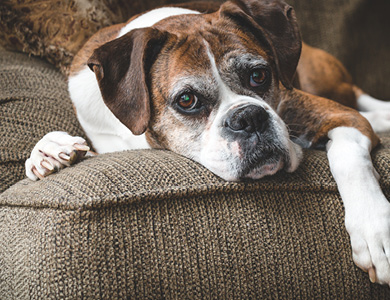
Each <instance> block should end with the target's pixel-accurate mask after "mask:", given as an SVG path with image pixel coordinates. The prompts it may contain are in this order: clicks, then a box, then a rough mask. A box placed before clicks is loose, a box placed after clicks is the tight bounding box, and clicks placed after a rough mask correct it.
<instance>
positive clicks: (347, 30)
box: [0, 0, 390, 300]
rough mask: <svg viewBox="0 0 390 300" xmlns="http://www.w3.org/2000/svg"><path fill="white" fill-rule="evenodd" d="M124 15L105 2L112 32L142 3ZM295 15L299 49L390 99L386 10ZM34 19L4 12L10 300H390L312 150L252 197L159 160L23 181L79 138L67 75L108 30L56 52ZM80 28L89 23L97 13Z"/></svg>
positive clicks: (2, 112) (0, 211)
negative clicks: (41, 156)
mask: <svg viewBox="0 0 390 300" xmlns="http://www.w3.org/2000/svg"><path fill="white" fill-rule="evenodd" d="M41 2H44V1H36V5H38V4H40V3H41ZM52 2H53V3H54V1H52ZM73 2H74V1H70V2H69V3H73ZM80 2H82V1H75V3H76V4H77V3H80ZM114 2H115V1H111V5H112V3H114ZM119 2H120V1H119ZM121 2H122V4H123V3H125V4H126V3H127V4H126V5H127V6H126V5H124V4H123V5H124V6H123V7H124V8H123V10H121V15H120V16H119V15H118V13H115V11H117V9H116V10H113V9H112V8H111V11H109V12H110V14H108V13H107V11H108V10H107V7H109V6H108V5H109V2H108V1H100V2H99V4H100V5H103V6H104V5H106V6H104V7H106V10H105V12H106V15H104V14H103V12H104V10H102V11H100V12H101V13H102V14H103V16H105V18H103V17H102V18H103V19H104V22H106V23H115V22H120V21H123V20H120V18H122V19H125V18H127V17H129V15H131V14H133V13H135V12H137V11H136V10H137V9H138V8H137V6H136V4H134V6H132V5H129V3H132V2H133V1H128V2H126V1H121ZM157 2H158V1H157ZM163 2H164V1H160V4H161V3H163ZM288 2H289V3H291V4H293V5H294V6H295V7H296V11H297V15H298V18H299V20H300V24H301V30H302V35H303V38H304V40H305V41H307V42H308V43H309V44H312V45H314V46H320V47H322V48H324V49H326V50H328V51H330V52H331V53H333V54H334V55H336V56H337V57H338V58H339V59H341V60H342V61H343V62H344V64H345V65H346V66H347V67H348V68H349V70H350V71H351V73H352V75H353V77H354V78H355V80H356V81H357V82H358V84H359V85H360V86H361V87H362V88H363V89H365V90H366V91H368V92H370V93H371V94H372V95H373V96H376V97H378V98H388V99H390V86H389V83H388V78H390V74H389V70H390V63H389V61H390V57H389V53H390V38H389V37H390V34H389V33H390V32H389V29H390V23H389V19H388V17H387V12H388V11H389V9H390V7H389V2H388V1H386V0H383V1H379V0H378V1H369V0H349V1H348V0H342V1H339V0H329V1H309V0H307V1H302V0H301V1H298V0H296V1H293V0H291V1H288ZM28 3H29V1H21V0H20V1H9V0H7V1H4V2H3V3H2V4H0V17H1V18H0V29H1V33H0V38H1V39H2V44H3V46H4V47H6V48H7V49H8V50H5V49H0V191H1V192H2V193H1V194H0V299H6V300H8V299H18V300H19V299H390V289H389V287H386V286H380V285H378V284H372V283H371V282H370V281H369V279H368V276H367V274H366V273H364V272H363V271H362V270H360V269H359V268H357V267H356V266H355V265H354V263H353V261H352V255H351V247H350V243H349V237H348V234H347V232H346V230H345V227H344V210H343V204H342V201H341V199H340V195H339V193H338V190H337V186H336V184H335V181H334V179H333V177H332V175H331V173H330V170H329V165H328V162H327V158H326V153H325V152H322V151H317V150H311V149H310V150H305V151H304V159H303V162H302V164H301V166H300V167H299V169H298V170H297V171H296V172H294V173H293V174H287V173H284V172H280V173H278V174H277V175H275V176H272V177H266V178H264V179H261V180H258V181H247V182H226V181H224V180H222V179H220V178H218V177H217V176H215V175H214V174H212V173H211V172H209V171H208V170H207V169H205V168H204V167H203V166H201V165H199V164H197V163H195V162H193V161H191V160H189V159H187V158H184V157H181V156H179V155H177V154H174V153H171V152H169V151H164V150H142V151H125V152H119V153H111V154H104V155H99V156H97V157H93V158H87V159H85V160H83V161H82V162H80V163H79V164H77V165H74V166H72V167H69V168H66V169H64V170H62V171H60V172H59V173H57V174H53V175H51V176H49V177H47V178H45V179H44V180H41V181H37V182H33V181H30V180H29V179H26V178H25V175H24V161H25V160H26V158H27V157H28V156H29V153H30V151H31V149H32V147H33V146H34V145H35V143H36V142H37V141H38V140H39V139H40V138H41V137H42V136H43V135H44V134H45V133H47V132H49V131H53V130H62V131H67V132H69V133H70V134H72V135H80V136H84V137H85V134H84V133H83V131H82V129H81V127H80V125H79V124H78V122H77V119H76V117H75V115H74V113H73V109H72V105H71V101H70V99H69V96H68V93H67V84H66V77H65V75H64V74H66V70H67V68H68V66H69V63H70V61H71V58H72V57H73V55H74V52H75V51H77V49H79V47H80V46H81V44H82V42H83V41H85V39H86V38H87V37H88V36H90V34H91V32H92V31H93V30H95V29H96V26H97V27H99V26H103V25H106V24H103V25H102V24H97V25H96V24H95V25H96V26H95V27H94V26H89V27H88V26H86V25H85V26H84V27H85V28H87V30H85V32H81V33H80V32H79V31H78V32H77V36H68V41H70V42H71V46H69V45H64V44H61V45H58V43H57V42H56V41H57V40H56V39H54V38H51V39H50V38H47V36H45V35H47V34H48V33H47V32H44V31H40V30H39V29H36V27H35V26H33V25H31V24H32V23H28V22H27V21H28V20H27V21H26V18H30V17H31V16H33V13H32V11H33V9H35V10H38V11H39V9H38V8H37V7H36V6H32V8H30V11H29V12H28V13H26V7H29V6H28V5H27V4H28ZM45 3H46V5H48V3H50V1H46V2H45ZM88 3H95V5H97V4H96V3H98V1H90V2H88ZM136 3H138V2H136ZM140 3H141V2H140ZM155 3H156V1H142V5H143V6H142V8H147V7H151V6H152V5H154V4H155ZM73 4H74V3H73ZM23 5H24V6H23ZM53 7H54V6H53ZM72 7H73V8H74V7H76V6H75V5H74V6H72ZM96 7H98V6H96ZM96 7H95V19H93V22H95V23H96V22H97V21H96V20H98V21H99V19H98V18H97V17H96V15H98V14H97V13H96V10H97V9H98V8H96ZM51 8H52V7H51ZM53 9H55V8H53ZM64 9H65V8H64ZM74 10H76V11H77V9H74ZM43 15H44V13H43V11H42V10H41V14H40V16H43ZM48 16H50V14H48ZM110 16H111V19H110V18H109V17H110ZM113 16H114V17H115V18H116V19H115V18H114V17H113ZM79 17H80V15H79ZM80 18H81V19H82V18H84V19H85V20H84V21H85V22H87V21H90V22H92V21H91V20H92V19H91V17H90V12H89V13H88V14H85V15H82V16H81V17H80ZM118 18H119V19H118ZM12 20H13V21H12ZM15 20H17V21H18V22H19V23H17V24H18V26H19V27H15V28H13V27H12V26H11V25H10V24H11V23H12V22H14V24H16V23H15V22H16V21H15ZM50 20H51V22H55V21H56V20H53V19H50ZM64 20H66V18H65V17H64V18H63V19H62V20H57V21H61V22H63V21H64ZM73 20H76V21H77V20H78V19H77V18H76V17H75V16H74V17H73ZM11 21H12V22H11ZM41 21H42V20H41ZM101 21H102V20H101ZM23 22H25V23H23ZM85 22H84V24H89V23H85ZM102 22H103V21H102ZM104 22H103V23H104ZM76 23H77V22H76ZM23 26H25V27H23ZM69 26H70V25H69ZM21 28H22V29H23V28H24V29H23V30H24V31H23V30H21ZM80 28H81V27H80ZM85 28H84V29H85ZM91 28H92V29H91ZM17 30H19V31H18V32H16V31H17ZM80 30H81V29H80ZM88 30H89V32H88ZM60 31H61V30H60V29H59V30H58V31H57V33H58V34H60V33H61V32H60ZM23 32H24V34H25V36H22V35H21V33H23ZM75 32H76V31H75ZM74 34H76V33H74ZM81 35H82V37H80V36H81ZM27 37H28V38H27ZM58 40H60V41H63V39H58ZM32 41H33V42H34V43H36V44H34V45H33V44H32ZM56 43H57V44H56ZM37 45H38V46H39V47H40V48H39V47H38V46H37ZM34 47H35V50H36V52H34V51H33V50H34V49H33V48H34ZM56 47H57V48H56ZM38 48H39V49H38ZM37 49H38V50H39V51H41V52H39V51H38V50H37ZM45 49H46V50H45ZM47 49H50V51H48V50H47ZM21 52H25V53H21ZM37 55H39V56H41V58H38V57H35V56H37ZM49 62H50V63H49ZM381 142H382V143H381V145H380V146H378V147H377V148H376V149H375V150H374V151H373V154H372V159H373V162H374V165H375V167H376V169H377V171H378V172H379V174H380V175H381V179H380V184H381V186H382V188H383V190H384V193H385V195H386V196H387V197H388V199H390V174H389V173H390V135H386V134H383V135H381Z"/></svg>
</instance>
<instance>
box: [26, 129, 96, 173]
mask: <svg viewBox="0 0 390 300" xmlns="http://www.w3.org/2000/svg"><path fill="white" fill-rule="evenodd" d="M87 151H89V147H88V146H87V143H86V141H85V140H84V139H83V138H81V137H73V136H70V135H69V134H67V133H66V132H60V131H54V132H50V133H48V134H46V135H45V136H44V137H43V138H42V139H41V140H40V141H39V142H38V143H37V144H36V145H35V147H34V148H33V150H32V152H31V156H30V158H29V159H27V160H26V164H25V166H26V175H27V177H28V178H30V179H31V180H38V179H42V178H44V177H45V176H47V175H49V174H51V173H53V172H55V171H57V170H59V169H62V168H64V167H67V166H70V165H71V164H73V163H75V162H77V160H79V159H80V158H81V157H83V156H84V155H85V154H86V152H87Z"/></svg>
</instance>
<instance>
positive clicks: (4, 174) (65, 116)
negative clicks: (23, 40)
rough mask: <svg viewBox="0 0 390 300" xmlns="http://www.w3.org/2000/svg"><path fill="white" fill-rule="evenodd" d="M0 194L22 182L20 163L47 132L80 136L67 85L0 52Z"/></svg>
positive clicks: (43, 68)
mask: <svg viewBox="0 0 390 300" xmlns="http://www.w3.org/2000/svg"><path fill="white" fill-rule="evenodd" d="M0 86H1V89H0V119H1V122H0V192H2V191H4V190H5V189H6V188H7V187H9V186H10V185H11V184H13V183H15V182H17V181H19V180H21V179H23V178H25V175H24V162H25V160H26V159H27V158H28V157H29V156H30V153H31V150H32V148H33V147H34V146H35V144H36V143H37V142H38V141H39V140H40V139H41V138H42V137H43V136H44V135H45V134H46V133H48V132H50V131H53V130H61V131H67V132H69V133H71V134H72V135H83V131H82V130H81V128H80V125H79V123H78V121H77V118H76V116H75V114H74V111H73V109H72V104H71V101H70V99H69V96H68V93H67V84H66V81H65V78H64V76H63V75H61V74H60V73H59V72H58V71H57V70H56V69H55V68H54V67H53V66H51V65H49V64H48V63H45V62H43V61H41V60H39V59H34V58H30V57H28V56H27V55H24V54H18V53H12V52H8V51H4V50H2V49H0Z"/></svg>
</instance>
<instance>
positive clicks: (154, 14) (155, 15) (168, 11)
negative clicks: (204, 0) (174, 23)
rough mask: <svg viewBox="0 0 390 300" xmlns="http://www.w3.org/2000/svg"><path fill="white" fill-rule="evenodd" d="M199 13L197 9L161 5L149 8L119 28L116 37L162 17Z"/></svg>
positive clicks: (152, 23) (153, 22)
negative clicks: (149, 9)
mask: <svg viewBox="0 0 390 300" xmlns="http://www.w3.org/2000/svg"><path fill="white" fill-rule="evenodd" d="M188 14H199V12H198V11H195V10H190V9H186V8H180V7H162V8H157V9H154V10H151V11H149V12H147V13H145V14H142V15H140V16H139V17H138V18H136V19H134V20H133V21H131V22H130V23H129V24H127V25H126V26H125V27H123V28H122V29H121V31H120V32H119V35H118V37H121V36H123V35H125V34H126V33H128V32H130V31H131V30H133V29H137V28H144V27H150V26H153V25H154V24H156V23H158V22H160V21H161V20H163V19H166V18H168V17H173V16H179V15H188Z"/></svg>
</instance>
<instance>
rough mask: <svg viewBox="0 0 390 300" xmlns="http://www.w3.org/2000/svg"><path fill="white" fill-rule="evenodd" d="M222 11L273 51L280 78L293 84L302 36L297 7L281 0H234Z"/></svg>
mask: <svg viewBox="0 0 390 300" xmlns="http://www.w3.org/2000/svg"><path fill="white" fill-rule="evenodd" d="M220 14H221V15H224V16H226V17H228V18H230V19H232V20H233V21H235V22H236V23H238V25H240V26H243V27H245V28H248V29H249V30H251V31H252V32H254V33H255V35H256V38H258V39H259V40H260V42H262V43H265V46H266V47H267V48H268V49H269V50H270V51H271V53H270V54H271V55H272V56H273V58H274V61H275V64H276V67H277V70H278V73H279V74H278V75H279V79H280V81H281V82H282V83H283V85H284V86H285V87H286V88H288V89H290V88H292V82H293V78H294V75H295V72H296V67H297V65H298V61H299V57H300V55H301V48H302V40H301V35H300V32H299V27H298V23H297V20H296V17H295V12H294V9H293V8H292V7H291V6H290V5H288V4H287V3H285V2H284V1H281V0H234V1H232V2H227V3H225V4H223V5H222V6H221V10H220Z"/></svg>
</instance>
